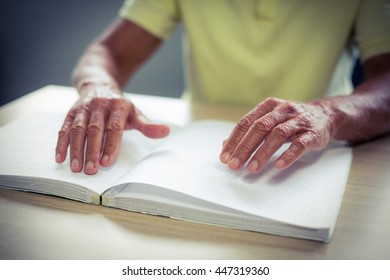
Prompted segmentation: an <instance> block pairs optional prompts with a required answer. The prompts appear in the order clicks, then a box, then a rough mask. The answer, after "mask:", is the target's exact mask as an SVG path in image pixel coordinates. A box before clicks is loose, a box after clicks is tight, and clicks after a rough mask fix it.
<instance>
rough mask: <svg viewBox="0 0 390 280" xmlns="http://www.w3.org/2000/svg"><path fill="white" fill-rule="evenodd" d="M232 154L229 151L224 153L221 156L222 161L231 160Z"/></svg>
mask: <svg viewBox="0 0 390 280" xmlns="http://www.w3.org/2000/svg"><path fill="white" fill-rule="evenodd" d="M230 156H231V155H230V153H229V152H225V153H223V154H222V156H221V161H222V162H223V163H227V162H228V160H229V158H230Z"/></svg>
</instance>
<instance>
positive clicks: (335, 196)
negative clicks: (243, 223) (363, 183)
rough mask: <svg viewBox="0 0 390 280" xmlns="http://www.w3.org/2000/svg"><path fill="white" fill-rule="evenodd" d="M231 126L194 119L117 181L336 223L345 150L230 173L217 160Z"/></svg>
mask: <svg viewBox="0 0 390 280" xmlns="http://www.w3.org/2000/svg"><path fill="white" fill-rule="evenodd" d="M232 128H233V124H232V123H227V122H219V121H202V122H197V123H193V124H192V125H190V126H189V127H187V128H185V129H183V130H180V131H178V132H177V133H175V134H174V135H172V136H170V138H169V141H166V142H164V143H163V145H161V146H159V147H158V148H157V149H156V150H155V151H154V152H152V153H151V154H150V155H148V156H147V157H146V158H145V159H144V160H143V161H142V162H141V163H140V164H138V165H137V166H135V167H134V169H133V170H132V172H130V173H128V174H126V176H124V177H123V178H121V180H120V181H119V182H118V183H126V182H137V183H144V184H151V185H157V186H161V187H164V188H166V189H170V190H174V191H177V192H181V193H184V194H187V195H190V196H193V197H196V198H199V199H202V200H205V201H208V202H212V203H216V204H218V205H222V206H226V207H231V208H233V209H236V210H238V211H243V212H246V213H250V214H254V215H260V216H262V217H264V218H268V219H273V220H277V221H281V222H288V223H292V224H295V225H300V226H309V227H329V226H332V224H334V223H335V220H336V216H337V213H338V210H339V206H340V202H341V198H342V195H343V191H344V187H345V184H346V180H347V176H348V173H349V166H350V162H351V149H350V148H348V147H345V146H344V145H338V144H335V145H331V146H330V147H329V148H328V149H326V150H323V151H320V152H309V153H307V154H306V155H305V156H303V157H302V158H301V159H300V160H298V161H297V162H296V163H295V164H293V165H292V166H291V167H290V168H288V169H286V170H282V171H278V170H277V169H275V168H274V167H273V163H274V158H273V159H271V161H270V162H269V163H268V164H267V165H266V166H265V167H264V168H263V170H262V171H261V172H259V173H258V174H252V173H250V172H248V171H246V169H245V168H243V170H241V171H239V172H233V171H230V170H229V169H228V167H227V166H226V165H224V164H222V163H220V162H219V153H220V150H221V148H222V142H223V140H224V139H226V138H227V137H228V135H229V134H230V132H231V130H232ZM285 148H286V146H284V147H283V148H281V150H280V151H279V152H278V154H281V152H282V150H283V149H285ZM124 191H126V194H124V196H131V191H132V189H131V185H129V186H128V187H126V188H125V189H124ZM120 196H121V194H120V193H119V194H118V195H116V196H115V197H120Z"/></svg>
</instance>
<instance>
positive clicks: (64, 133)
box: [58, 128, 69, 138]
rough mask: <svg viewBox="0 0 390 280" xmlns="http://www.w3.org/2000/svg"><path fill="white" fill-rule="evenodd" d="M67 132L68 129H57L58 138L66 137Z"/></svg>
mask: <svg viewBox="0 0 390 280" xmlns="http://www.w3.org/2000/svg"><path fill="white" fill-rule="evenodd" d="M68 134H69V131H68V129H65V128H61V129H60V130H59V131H58V138H65V137H68Z"/></svg>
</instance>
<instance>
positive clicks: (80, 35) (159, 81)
mask: <svg viewBox="0 0 390 280" xmlns="http://www.w3.org/2000/svg"><path fill="white" fill-rule="evenodd" d="M122 3H123V1H122V0H4V1H2V4H1V8H0V10H1V11H0V17H1V19H0V22H1V27H0V28H1V29H0V34H1V47H0V48H1V49H0V61H1V63H0V75H1V78H0V105H3V104H5V103H8V102H10V101H12V100H14V99H16V98H18V97H20V96H22V95H24V94H26V93H29V92H31V91H34V90H36V89H39V88H41V87H43V86H45V85H48V84H55V85H65V86H69V85H71V83H70V75H71V72H72V69H73V67H74V65H75V64H76V62H77V60H78V58H79V56H80V55H81V54H82V52H83V51H84V49H85V48H86V46H87V45H88V44H89V43H90V42H91V41H92V40H93V39H94V38H96V37H97V36H98V35H99V34H100V33H101V31H102V30H103V29H104V28H105V27H106V26H107V25H108V24H109V23H110V22H111V21H112V20H113V19H114V18H115V17H116V16H117V14H118V11H119V9H120V7H121V5H122ZM180 43H181V28H178V30H177V31H176V32H175V33H174V34H173V36H172V38H171V39H170V40H169V41H168V42H167V43H166V44H164V46H163V47H162V48H161V49H160V50H159V51H158V52H157V54H156V55H154V56H153V57H152V58H151V59H150V61H149V62H148V63H147V64H146V65H145V66H144V67H143V68H142V69H141V71H140V72H139V73H138V74H137V75H136V76H135V77H134V78H133V80H132V81H131V83H130V84H129V86H128V87H127V89H126V90H127V91H132V92H137V93H146V94H153V95H166V96H179V95H180V94H181V93H182V91H183V88H184V85H183V71H182V60H181V59H182V54H181V46H180Z"/></svg>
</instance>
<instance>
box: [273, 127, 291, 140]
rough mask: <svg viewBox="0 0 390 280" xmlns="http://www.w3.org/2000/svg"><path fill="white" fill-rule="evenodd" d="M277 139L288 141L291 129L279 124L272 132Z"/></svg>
mask: <svg viewBox="0 0 390 280" xmlns="http://www.w3.org/2000/svg"><path fill="white" fill-rule="evenodd" d="M272 132H273V133H275V135H276V136H277V137H278V138H283V139H288V138H290V137H291V134H292V131H291V128H290V127H289V126H288V125H286V124H280V125H278V126H276V127H275V128H274V129H273V131H272Z"/></svg>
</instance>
